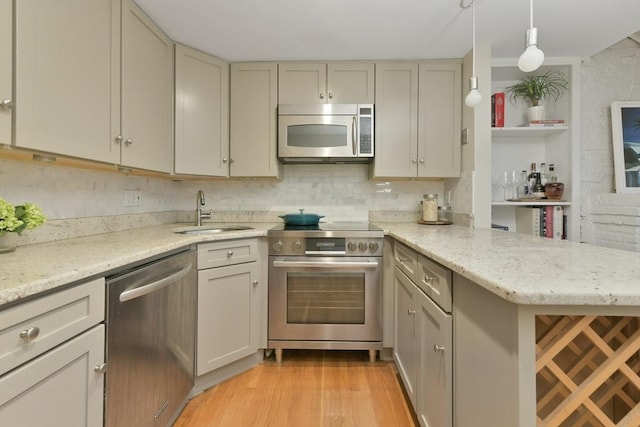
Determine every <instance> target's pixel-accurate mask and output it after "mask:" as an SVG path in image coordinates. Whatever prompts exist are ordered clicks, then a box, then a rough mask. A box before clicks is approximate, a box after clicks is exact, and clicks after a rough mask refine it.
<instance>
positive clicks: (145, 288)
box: [120, 263, 192, 302]
mask: <svg viewBox="0 0 640 427" xmlns="http://www.w3.org/2000/svg"><path fill="white" fill-rule="evenodd" d="M191 267H192V265H191V263H189V265H187V266H186V267H184V268H182V269H180V270H176V271H174V272H172V273H170V274H169V275H168V276H167V277H165V278H162V279H160V280H157V281H155V282H152V283H148V284H146V285H142V286H138V287H137V288H133V289H129V290H126V291H124V292H123V293H121V294H120V302H125V301H130V300H132V299H135V298H139V297H141V296H143V295H148V294H150V293H152V292H155V291H157V290H158V289H162V288H164V287H166V286H169V285H170V284H172V283H173V282H175V281H177V280H180V279H182V278H183V277H184V276H186V275H187V274H188V273H189V271H190V270H191Z"/></svg>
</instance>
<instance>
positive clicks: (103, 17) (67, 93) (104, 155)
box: [0, 0, 120, 163]
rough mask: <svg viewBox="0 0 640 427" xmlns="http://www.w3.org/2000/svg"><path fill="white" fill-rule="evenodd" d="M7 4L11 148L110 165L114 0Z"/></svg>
mask: <svg viewBox="0 0 640 427" xmlns="http://www.w3.org/2000/svg"><path fill="white" fill-rule="evenodd" d="M1 3H2V4H3V7H6V5H5V4H6V3H11V2H9V1H2V2H1ZM14 4H15V8H16V10H15V13H16V28H15V37H16V39H15V43H16V50H15V95H16V96H15V100H14V104H15V108H14V110H13V111H14V114H15V145H16V146H18V147H24V148H30V149H35V150H42V151H46V152H50V153H57V154H64V155H69V156H75V157H81V158H85V159H92V160H99V161H104V162H110V163H117V162H118V161H119V160H120V147H118V146H116V145H114V144H113V139H112V137H113V136H114V135H113V131H112V129H113V127H116V128H118V127H119V125H120V123H119V114H117V112H118V111H119V102H120V100H119V94H120V61H119V55H120V27H119V23H120V2H119V1H114V0H92V1H74V0H59V1H45V2H43V1H37V0H24V1H23V0H21V1H18V2H15V3H14ZM2 17H3V19H4V17H5V15H4V13H2ZM3 27H4V26H3ZM0 31H5V29H4V28H2V30H0ZM2 43H5V41H4V38H3V41H2ZM3 52H4V48H3ZM3 68H4V67H3ZM3 96H4V95H3ZM1 114H2V115H3V116H4V115H5V114H6V113H5V112H4V111H3V112H2V113H1ZM3 138H4V137H3Z"/></svg>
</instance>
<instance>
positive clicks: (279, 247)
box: [273, 240, 283, 252]
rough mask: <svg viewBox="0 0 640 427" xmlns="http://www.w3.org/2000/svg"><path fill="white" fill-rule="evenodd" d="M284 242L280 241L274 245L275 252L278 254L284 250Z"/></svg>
mask: <svg viewBox="0 0 640 427" xmlns="http://www.w3.org/2000/svg"><path fill="white" fill-rule="evenodd" d="M282 246H283V245H282V240H278V241H277V242H275V243H274V244H273V250H274V251H276V252H280V251H281V250H282Z"/></svg>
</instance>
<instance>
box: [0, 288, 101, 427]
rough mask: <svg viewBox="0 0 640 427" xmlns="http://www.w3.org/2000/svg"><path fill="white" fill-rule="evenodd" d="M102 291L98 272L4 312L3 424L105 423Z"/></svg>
mask: <svg viewBox="0 0 640 427" xmlns="http://www.w3.org/2000/svg"><path fill="white" fill-rule="evenodd" d="M104 298H105V282H104V279H96V280H93V281H90V282H87V283H84V284H81V285H78V286H74V287H72V288H69V289H66V290H63V291H59V292H55V293H53V294H50V295H47V296H44V297H41V298H37V299H35V300H32V301H29V302H26V303H23V304H19V305H17V306H13V307H10V308H7V309H5V310H3V311H2V313H1V314H2V316H1V317H0V319H1V321H0V350H1V351H0V354H1V356H0V357H1V359H0V360H1V362H2V363H0V368H1V369H2V371H1V372H2V376H0V425H7V426H9V425H15V426H17V425H24V426H39V425H56V426H57V425H59V426H70V427H74V426H77V427H83V426H90V427H92V426H95V427H98V426H102V424H103V420H102V417H103V405H104V403H103V397H104V375H103V374H104V365H103V364H104V343H105V334H104V325H103V324H102V322H103V321H104V312H105V300H104ZM61 390H64V393H61V392H60V391H61ZM34 408H35V409H36V410H34Z"/></svg>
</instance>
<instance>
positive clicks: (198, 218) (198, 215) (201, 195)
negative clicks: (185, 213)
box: [196, 190, 213, 226]
mask: <svg viewBox="0 0 640 427" xmlns="http://www.w3.org/2000/svg"><path fill="white" fill-rule="evenodd" d="M204 203H205V201H204V192H203V191H202V190H198V193H197V194H196V226H201V225H202V218H205V219H209V218H211V214H212V213H213V210H212V209H209V212H202V206H204Z"/></svg>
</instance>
